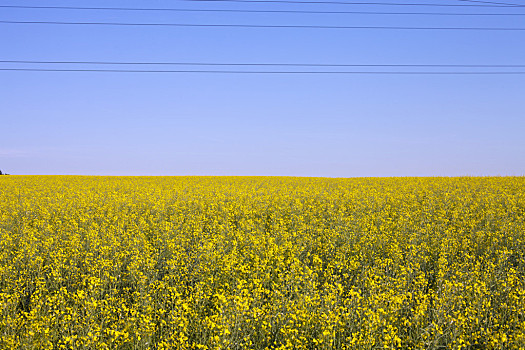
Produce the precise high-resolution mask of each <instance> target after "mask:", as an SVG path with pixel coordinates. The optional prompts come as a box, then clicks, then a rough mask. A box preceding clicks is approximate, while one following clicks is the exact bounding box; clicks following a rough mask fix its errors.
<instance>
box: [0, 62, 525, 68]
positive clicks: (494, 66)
mask: <svg viewBox="0 0 525 350" xmlns="http://www.w3.org/2000/svg"><path fill="white" fill-rule="evenodd" d="M0 63H17V64H95V65H177V66H237V67H238V66H246V67H250V66H251V67H254V66H259V67H260V66H266V67H399V68H422V67H426V68H523V67H525V64H347V63H218V62H114V61H113V62H111V61H34V60H0Z"/></svg>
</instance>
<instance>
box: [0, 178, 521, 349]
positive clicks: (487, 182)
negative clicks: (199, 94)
mask: <svg viewBox="0 0 525 350" xmlns="http://www.w3.org/2000/svg"><path fill="white" fill-rule="evenodd" d="M0 348H1V349H524V348H525V178H524V177H492V178H491V177H487V178H475V177H465V178H356V179H327V178H288V177H81V176H3V177H0Z"/></svg>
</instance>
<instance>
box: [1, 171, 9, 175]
mask: <svg viewBox="0 0 525 350" xmlns="http://www.w3.org/2000/svg"><path fill="white" fill-rule="evenodd" d="M0 175H9V174H7V173H3V172H2V170H0Z"/></svg>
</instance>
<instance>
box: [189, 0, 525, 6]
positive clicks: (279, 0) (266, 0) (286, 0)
mask: <svg viewBox="0 0 525 350" xmlns="http://www.w3.org/2000/svg"><path fill="white" fill-rule="evenodd" d="M180 1H187V2H208V3H210V2H236V3H283V4H314V5H319V4H321V5H322V4H333V5H374V6H377V5H379V6H432V7H523V6H525V5H517V4H514V5H510V4H503V3H500V4H501V5H497V4H488V3H487V4H481V3H480V4H469V5H467V4H436V3H395V2H394V3H393V2H353V1H299V0H180Z"/></svg>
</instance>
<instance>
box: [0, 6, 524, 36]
mask: <svg viewBox="0 0 525 350" xmlns="http://www.w3.org/2000/svg"><path fill="white" fill-rule="evenodd" d="M217 1H218V0H217ZM0 23H2V24H57V25H106V26H141V27H147V26H148V27H214V28H221V27H222V28H311V29H387V30H388V29H390V30H483V31H525V28H523V27H521V28H520V27H518V28H509V27H399V26H326V25H278V24H191V23H123V22H62V21H0Z"/></svg>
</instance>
